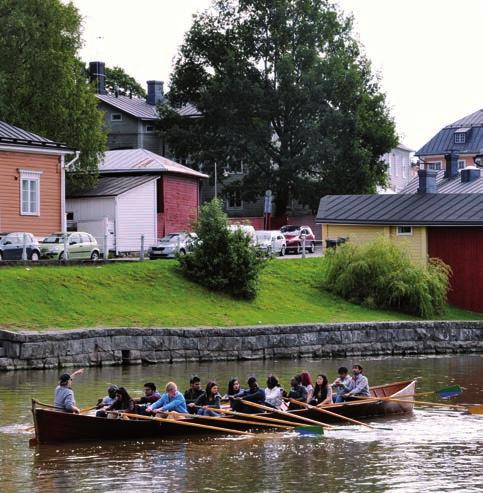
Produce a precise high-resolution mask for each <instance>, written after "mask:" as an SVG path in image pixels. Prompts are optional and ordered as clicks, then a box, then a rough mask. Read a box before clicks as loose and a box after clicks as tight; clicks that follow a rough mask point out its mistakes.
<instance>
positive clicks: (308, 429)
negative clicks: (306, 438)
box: [295, 425, 324, 435]
mask: <svg viewBox="0 0 483 493" xmlns="http://www.w3.org/2000/svg"><path fill="white" fill-rule="evenodd" d="M295 431H296V432H297V433H299V434H300V435H323V434H324V428H323V427H322V426H315V425H307V426H305V425H304V426H297V428H295Z"/></svg>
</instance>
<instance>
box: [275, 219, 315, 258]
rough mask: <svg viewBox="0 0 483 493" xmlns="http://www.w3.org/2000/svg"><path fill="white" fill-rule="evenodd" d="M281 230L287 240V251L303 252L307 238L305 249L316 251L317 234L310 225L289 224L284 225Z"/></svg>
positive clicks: (310, 251) (311, 251)
mask: <svg viewBox="0 0 483 493" xmlns="http://www.w3.org/2000/svg"><path fill="white" fill-rule="evenodd" d="M280 231H281V232H282V234H283V235H284V236H285V240H286V241H287V248H286V251H287V252H294V253H302V248H303V244H304V239H305V249H306V250H307V251H308V252H309V253H314V252H315V235H314V233H313V232H312V229H311V228H310V227H309V226H297V225H293V224H287V225H286V226H282V227H281V228H280Z"/></svg>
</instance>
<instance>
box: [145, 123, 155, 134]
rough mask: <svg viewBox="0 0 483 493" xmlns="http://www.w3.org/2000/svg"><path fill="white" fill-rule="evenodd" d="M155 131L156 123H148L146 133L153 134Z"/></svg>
mask: <svg viewBox="0 0 483 493" xmlns="http://www.w3.org/2000/svg"><path fill="white" fill-rule="evenodd" d="M153 132H154V125H146V133H147V134H152V133H153Z"/></svg>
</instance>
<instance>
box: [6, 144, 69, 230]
mask: <svg viewBox="0 0 483 493" xmlns="http://www.w3.org/2000/svg"><path fill="white" fill-rule="evenodd" d="M59 159H60V158H59V157H58V156H55V155H54V156H52V155H48V154H37V153H31V154H30V153H23V152H14V151H0V230H1V231H27V232H29V233H32V234H33V235H35V236H38V237H43V236H45V235H48V234H49V233H52V232H54V231H60V230H61V228H62V222H61V201H62V198H61V170H60V165H59ZM19 169H23V170H30V171H41V172H42V175H41V176H40V215H38V216H27V215H25V216H23V215H21V214H20V187H21V180H20V173H19V171H18V170H19Z"/></svg>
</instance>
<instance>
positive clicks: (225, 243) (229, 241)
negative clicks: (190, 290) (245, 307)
mask: <svg viewBox="0 0 483 493" xmlns="http://www.w3.org/2000/svg"><path fill="white" fill-rule="evenodd" d="M194 229H195V232H196V233H197V235H198V238H199V241H198V244H197V246H196V247H195V249H194V250H193V252H190V253H188V254H187V255H184V256H180V257H179V262H180V264H181V268H182V271H183V273H184V275H185V276H186V277H187V278H188V279H190V280H192V281H195V282H197V283H199V284H201V285H203V286H206V287H207V288H208V289H212V290H214V291H223V292H225V293H228V294H231V295H232V296H233V297H235V298H244V299H252V298H255V296H256V293H257V289H258V278H259V275H260V271H261V269H262V266H263V265H264V262H265V260H264V258H263V257H262V255H261V254H260V252H258V251H257V250H256V248H255V247H254V246H253V245H252V244H251V243H250V238H249V237H248V236H247V235H246V234H244V233H243V232H242V231H241V230H237V231H234V232H233V231H230V230H229V229H228V218H227V216H226V214H225V213H224V212H223V209H222V205H221V202H220V200H218V199H213V200H212V201H211V202H207V203H205V204H203V205H202V206H201V211H200V215H199V219H198V222H197V224H196V226H195V228H194Z"/></svg>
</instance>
